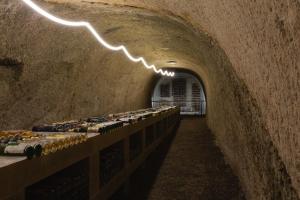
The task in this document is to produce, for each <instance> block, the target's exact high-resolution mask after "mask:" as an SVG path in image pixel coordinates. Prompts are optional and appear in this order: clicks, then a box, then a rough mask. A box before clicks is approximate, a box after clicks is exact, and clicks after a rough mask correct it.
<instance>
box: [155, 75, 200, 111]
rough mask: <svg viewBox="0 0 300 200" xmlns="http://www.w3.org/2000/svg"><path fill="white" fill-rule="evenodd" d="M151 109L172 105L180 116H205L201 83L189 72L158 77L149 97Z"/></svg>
mask: <svg viewBox="0 0 300 200" xmlns="http://www.w3.org/2000/svg"><path fill="white" fill-rule="evenodd" d="M151 105H152V107H157V106H162V105H172V106H173V105H174V106H179V107H180V111H181V112H180V113H181V115H199V116H204V115H205V114H206V95H205V89H204V86H203V84H202V81H201V80H200V79H199V78H198V77H197V76H195V75H194V74H193V73H191V72H189V71H186V70H185V71H182V70H178V71H177V72H176V76H175V77H172V78H170V77H160V79H158V80H157V82H156V85H155V87H154V90H153V92H152V97H151Z"/></svg>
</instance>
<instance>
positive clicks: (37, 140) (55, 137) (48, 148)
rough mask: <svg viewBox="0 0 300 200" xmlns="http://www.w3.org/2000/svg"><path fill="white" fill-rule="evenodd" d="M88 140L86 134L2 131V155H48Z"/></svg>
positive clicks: (0, 148)
mask: <svg viewBox="0 0 300 200" xmlns="http://www.w3.org/2000/svg"><path fill="white" fill-rule="evenodd" d="M86 140H87V136H86V134H77V133H67V134H66V133H64V134H62V133H46V132H44V133H35V132H32V131H2V132H0V155H10V156H27V158H29V159H31V158H32V157H34V156H41V155H47V154H49V153H54V152H56V151H57V150H61V149H64V148H68V147H70V146H73V145H76V144H79V143H81V142H84V141H86Z"/></svg>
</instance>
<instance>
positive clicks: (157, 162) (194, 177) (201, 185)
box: [113, 118, 245, 200]
mask: <svg viewBox="0 0 300 200" xmlns="http://www.w3.org/2000/svg"><path fill="white" fill-rule="evenodd" d="M130 182H131V184H130V186H128V185H129V184H127V187H125V188H127V190H125V189H124V187H123V189H121V190H120V191H122V192H119V193H118V194H116V195H115V196H114V197H113V199H114V200H115V199H130V200H143V199H145V200H146V199H148V200H202V199H203V200H243V199H245V198H244V195H243V192H242V191H241V188H240V186H239V181H238V179H237V177H236V176H235V175H234V174H233V172H232V170H231V168H230V166H229V165H227V164H226V163H225V161H224V158H223V155H222V153H221V152H220V150H219V148H218V147H217V146H216V145H215V143H214V137H213V135H212V134H211V132H210V131H209V130H208V128H207V126H206V123H205V119H203V118H184V119H182V120H181V124H180V126H179V128H178V129H177V131H176V134H174V135H173V136H172V138H170V140H168V142H166V143H165V144H163V145H162V146H161V147H160V148H159V149H157V151H156V152H154V153H153V154H152V155H151V156H150V157H149V158H148V160H147V161H146V162H145V164H144V165H143V166H142V167H141V168H140V169H139V170H137V172H136V173H135V174H134V175H133V176H132V177H131V180H130ZM124 191H125V193H126V191H127V197H126V198H125V197H124ZM121 193H122V194H123V195H121V196H120V194H121Z"/></svg>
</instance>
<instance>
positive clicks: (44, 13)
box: [22, 0, 175, 76]
mask: <svg viewBox="0 0 300 200" xmlns="http://www.w3.org/2000/svg"><path fill="white" fill-rule="evenodd" d="M22 1H23V2H24V3H26V4H27V5H28V6H30V7H31V8H32V9H33V10H35V11H36V12H37V13H39V14H40V15H42V16H44V17H46V18H48V19H49V20H51V21H54V22H56V23H58V24H62V25H65V26H73V27H86V28H87V29H88V30H89V31H90V32H91V33H92V34H93V36H94V37H95V38H96V39H97V41H98V42H99V43H100V44H102V45H103V46H105V47H106V48H108V49H110V50H112V51H123V52H124V53H125V55H126V56H127V57H128V58H129V59H130V60H131V61H133V62H142V63H143V64H144V66H145V67H146V68H148V69H151V68H152V69H153V70H154V71H155V72H156V73H160V74H162V75H164V76H174V75H175V73H174V72H168V71H167V70H165V71H164V70H162V69H156V67H155V65H148V63H147V62H146V60H145V59H144V58H143V57H138V58H135V57H133V56H132V55H131V54H130V53H129V52H128V50H127V49H126V47H125V46H123V45H121V46H113V45H111V44H109V43H107V42H106V41H105V40H104V39H103V38H102V37H101V36H100V35H99V34H98V33H97V31H96V30H95V29H94V28H93V26H92V25H91V24H90V23H89V22H84V21H78V22H73V21H67V20H64V19H60V18H58V17H55V16H54V15H51V14H50V13H48V12H47V11H45V10H43V9H42V8H41V7H39V6H38V5H36V4H35V3H33V2H32V1H31V0H22Z"/></svg>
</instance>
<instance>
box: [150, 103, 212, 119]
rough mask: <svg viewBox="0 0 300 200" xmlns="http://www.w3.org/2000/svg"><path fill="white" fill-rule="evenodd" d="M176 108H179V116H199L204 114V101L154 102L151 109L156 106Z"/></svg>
mask: <svg viewBox="0 0 300 200" xmlns="http://www.w3.org/2000/svg"><path fill="white" fill-rule="evenodd" d="M164 105H168V106H178V107H180V114H181V115H201V116H204V115H205V114H206V101H204V100H198V101H195V100H192V101H168V100H155V101H152V107H158V106H164Z"/></svg>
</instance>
